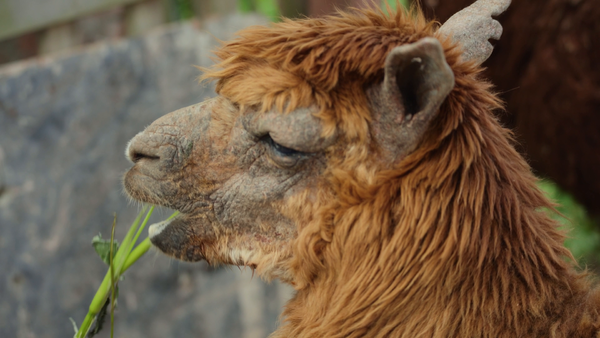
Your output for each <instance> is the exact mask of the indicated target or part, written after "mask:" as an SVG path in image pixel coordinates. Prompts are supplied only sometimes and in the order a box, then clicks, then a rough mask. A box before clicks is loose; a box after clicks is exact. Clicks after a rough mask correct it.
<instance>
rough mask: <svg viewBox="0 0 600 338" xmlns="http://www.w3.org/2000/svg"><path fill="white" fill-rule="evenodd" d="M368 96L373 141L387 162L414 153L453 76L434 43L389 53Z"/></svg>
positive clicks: (429, 41) (451, 85) (430, 40)
mask: <svg viewBox="0 0 600 338" xmlns="http://www.w3.org/2000/svg"><path fill="white" fill-rule="evenodd" d="M384 69H385V76H384V80H383V83H382V84H381V86H375V88H374V92H371V95H370V96H371V103H372V105H373V115H374V121H373V132H374V137H375V139H376V140H377V142H378V143H379V144H380V146H381V147H382V148H383V149H384V152H385V153H387V154H385V155H386V157H388V158H389V160H391V161H395V160H396V159H398V158H402V157H404V156H406V155H407V154H408V153H409V152H411V151H412V150H414V149H415V148H416V146H417V144H418V142H419V141H420V140H421V139H422V137H423V134H424V133H425V132H426V130H427V127H428V126H429V123H430V121H431V120H432V119H433V118H434V117H435V115H436V114H437V112H438V110H439V107H440V106H441V104H442V103H443V102H444V100H445V99H446V97H447V96H448V94H449V93H450V91H451V90H452V88H454V74H453V72H452V70H451V69H450V66H448V63H447V62H446V58H445V56H444V51H443V48H442V45H441V44H440V42H439V41H438V40H437V39H434V38H424V39H421V40H419V41H417V42H415V43H412V44H408V45H403V46H399V47H396V48H394V49H392V51H391V52H390V53H389V54H388V56H387V58H386V60H385V67H384Z"/></svg>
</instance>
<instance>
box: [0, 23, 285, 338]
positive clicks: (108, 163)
mask: <svg viewBox="0 0 600 338" xmlns="http://www.w3.org/2000/svg"><path fill="white" fill-rule="evenodd" d="M265 23H266V21H265V19H263V18H261V17H256V16H241V15H236V16H234V17H230V18H226V19H224V20H220V21H213V22H210V23H208V24H205V25H203V26H202V27H205V28H206V29H208V31H207V30H206V29H204V28H201V27H200V25H199V24H197V23H193V22H191V23H185V24H179V25H175V26H168V27H163V28H161V29H158V30H155V31H153V32H151V33H149V34H148V35H146V36H143V37H140V38H137V39H131V40H123V41H115V42H110V43H100V44H96V45H94V46H92V47H90V48H87V49H83V50H78V51H74V52H73V51H71V52H70V53H67V54H62V55H58V56H53V57H49V58H43V59H36V60H31V61H26V62H23V63H18V64H9V65H7V66H4V67H2V68H0V186H1V185H4V186H5V188H4V189H3V190H2V188H0V190H2V192H0V252H1V253H2V254H1V255H0V269H1V270H2V274H1V275H0V276H1V277H0V299H1V300H2V301H0V337H72V336H73V328H72V325H71V323H70V322H69V317H72V318H73V319H74V320H75V321H76V322H77V323H78V324H80V323H81V322H82V320H83V318H84V316H85V314H86V312H87V307H88V305H89V303H90V301H91V299H92V297H93V295H94V293H95V291H96V289H97V287H98V285H99V282H100V281H101V278H102V277H103V275H104V273H105V271H106V267H105V265H104V263H103V262H102V261H101V260H100V259H99V258H98V257H97V256H96V254H95V253H94V251H93V249H92V246H91V239H92V237H93V236H94V235H96V234H98V233H99V232H101V233H102V234H103V235H104V237H109V234H110V227H111V224H112V214H113V212H116V213H117V215H118V217H119V222H118V226H117V235H116V237H117V238H123V236H124V234H125V232H126V230H127V228H128V227H129V225H130V224H131V222H132V220H133V219H134V218H135V215H136V214H137V211H138V210H139V207H138V206H136V205H131V203H129V202H128V200H127V198H126V197H125V195H124V193H123V192H122V186H121V175H122V174H123V173H124V172H125V170H126V169H127V168H128V167H129V164H128V162H127V160H126V159H125V156H124V155H123V151H124V149H125V145H126V144H127V141H128V140H129V139H130V138H131V137H133V136H134V135H135V134H136V133H137V132H139V131H141V130H142V129H143V128H144V127H145V126H147V125H148V124H150V123H151V122H152V121H153V120H154V119H156V118H158V117H159V116H161V115H163V114H165V113H167V112H170V111H173V110H175V109H178V108H181V107H184V106H187V105H190V104H193V103H196V102H199V101H201V100H203V99H205V98H207V97H210V96H213V95H214V92H213V89H212V87H202V86H200V85H198V84H197V81H196V78H197V76H198V75H199V72H198V71H197V70H196V69H195V68H193V66H192V65H202V66H208V65H210V63H211V61H210V59H209V57H210V55H211V53H210V50H211V49H212V48H214V47H215V46H216V45H217V42H216V40H215V38H214V37H215V36H216V37H219V38H230V37H231V36H230V34H231V33H232V32H234V31H237V30H239V29H241V28H243V27H245V26H247V25H251V24H265ZM169 214H170V211H164V212H160V211H158V212H156V211H155V216H154V217H153V219H152V221H155V222H156V221H159V220H161V219H163V218H166V217H167V216H168V215H169ZM120 293H121V296H120V298H119V308H118V311H117V315H116V323H115V336H116V337H129V338H137V337H161V338H163V337H249V338H250V337H266V336H267V335H268V334H269V333H270V332H271V331H273V330H274V329H275V327H276V325H277V317H278V315H279V313H280V311H281V306H282V305H283V304H284V302H285V301H286V300H287V298H288V297H289V296H290V294H291V291H290V289H289V288H288V287H286V286H282V285H280V284H277V283H273V284H271V285H267V284H265V283H263V282H262V281H260V280H259V279H258V278H254V279H252V278H251V271H250V270H248V271H242V272H239V271H238V269H235V268H233V269H227V268H216V269H215V268H210V267H208V266H207V265H206V264H204V263H197V264H188V263H182V262H178V261H173V260H171V259H169V258H167V257H165V256H163V255H161V254H158V253H154V252H150V253H149V254H147V255H146V256H145V257H143V258H142V259H141V261H140V262H138V263H136V265H134V266H133V267H132V268H131V270H130V271H128V272H127V273H126V275H125V280H124V281H123V282H121V284H120ZM108 332H109V330H108V329H105V330H104V332H103V333H102V334H100V335H99V336H100V337H108V336H109V334H108Z"/></svg>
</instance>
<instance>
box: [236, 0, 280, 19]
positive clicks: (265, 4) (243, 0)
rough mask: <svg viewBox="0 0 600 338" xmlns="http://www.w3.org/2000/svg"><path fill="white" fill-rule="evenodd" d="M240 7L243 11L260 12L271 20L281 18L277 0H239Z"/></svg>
mask: <svg viewBox="0 0 600 338" xmlns="http://www.w3.org/2000/svg"><path fill="white" fill-rule="evenodd" d="M238 9H239V10H240V12H242V13H248V12H258V13H260V14H262V15H264V16H266V17H268V18H269V20H271V21H279V18H280V10H279V4H278V3H277V0H239V1H238Z"/></svg>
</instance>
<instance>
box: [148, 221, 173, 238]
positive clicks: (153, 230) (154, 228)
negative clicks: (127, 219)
mask: <svg viewBox="0 0 600 338" xmlns="http://www.w3.org/2000/svg"><path fill="white" fill-rule="evenodd" d="M172 220H173V219H168V220H164V221H162V222H159V223H154V224H152V225H150V227H149V228H148V236H149V237H150V238H153V237H156V236H158V235H159V234H160V233H161V232H162V231H163V230H164V229H165V228H166V227H167V226H169V224H170V223H171V221H172Z"/></svg>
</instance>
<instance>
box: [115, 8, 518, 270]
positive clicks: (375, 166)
mask: <svg viewBox="0 0 600 338" xmlns="http://www.w3.org/2000/svg"><path fill="white" fill-rule="evenodd" d="M508 3H509V1H499V0H480V1H478V2H477V3H475V4H474V5H472V6H470V7H469V8H467V9H466V10H465V11H463V12H460V13H458V14H457V15H455V16H454V17H453V18H451V19H450V20H449V21H448V22H447V23H446V24H445V25H444V26H442V27H441V28H440V29H439V30H436V28H435V26H434V24H432V23H426V22H425V20H424V19H423V18H422V16H421V15H420V14H418V13H411V14H406V13H404V12H403V11H401V10H400V11H398V13H396V14H392V15H390V16H385V15H383V14H382V13H378V12H375V11H361V12H356V13H351V14H341V15H340V16H336V17H329V18H325V19H305V20H300V21H284V22H282V23H278V24H274V25H273V26H272V27H269V28H267V27H262V28H260V27H258V28H257V27H253V28H249V29H247V30H244V31H242V32H241V33H240V37H239V38H238V39H236V40H233V41H232V42H229V43H227V44H225V45H224V46H223V47H222V48H221V49H220V50H218V51H217V53H216V54H217V56H218V57H219V59H220V60H221V62H220V63H219V64H217V65H216V66H214V67H213V68H211V69H207V70H206V74H205V78H207V79H210V80H216V81H217V93H218V94H219V96H217V97H216V98H213V99H210V100H207V101H204V102H202V103H199V104H196V105H193V106H191V107H187V108H183V109H181V110H178V111H175V112H172V113H170V114H167V115H165V116H163V117H161V118H160V119H158V120H156V121H155V122H154V123H153V124H152V125H150V126H149V127H148V128H146V130H144V131H143V132H141V133H139V134H138V135H136V136H135V137H134V138H133V139H132V140H131V142H130V143H129V145H128V147H127V150H126V156H127V157H128V158H129V159H130V160H131V161H132V162H133V166H132V168H131V169H130V170H129V171H128V172H127V173H126V175H125V178H124V185H125V189H126V191H127V193H128V194H129V195H130V196H131V197H132V198H134V199H136V200H139V201H143V202H147V203H152V204H157V205H162V206H166V207H169V208H173V209H175V210H179V211H180V212H181V213H180V215H179V216H178V217H176V218H174V219H173V220H170V221H165V222H163V223H160V224H157V225H154V226H153V227H151V228H150V238H151V241H152V243H153V244H154V245H155V246H156V247H157V248H158V249H160V250H161V251H162V252H164V253H165V254H167V255H170V256H172V257H175V258H178V259H182V260H186V261H198V260H203V259H204V260H207V261H209V262H210V263H223V264H233V265H246V266H251V267H252V268H256V269H257V271H258V272H259V274H261V275H262V276H264V277H266V278H273V277H278V278H281V279H283V280H285V281H289V282H296V278H295V276H294V273H293V272H292V270H293V268H291V266H293V264H292V263H290V262H291V261H293V257H294V255H297V254H298V253H299V252H301V251H302V249H301V248H307V247H311V248H312V250H310V253H306V254H307V255H318V254H319V251H320V250H321V248H320V246H321V245H322V244H319V243H303V245H301V246H296V247H295V246H294V242H296V241H298V240H299V236H298V234H299V233H300V232H303V231H320V232H321V233H320V234H319V236H320V238H322V239H324V240H325V242H327V240H328V239H329V240H331V236H332V235H333V232H334V227H335V226H334V225H333V226H332V227H329V228H328V227H322V226H321V227H317V228H315V227H314V226H313V225H314V224H316V223H319V222H321V223H322V222H330V223H331V224H335V222H336V217H341V216H340V215H339V214H338V212H339V210H342V208H341V207H340V206H344V208H343V210H344V212H350V213H351V212H352V209H351V207H349V206H351V205H352V204H356V203H360V196H362V195H364V194H368V190H369V189H371V187H373V186H375V185H376V182H375V181H376V177H377V174H378V173H380V172H383V171H385V170H390V169H392V168H394V167H395V166H396V165H397V164H398V163H400V162H402V161H404V160H406V158H407V157H409V156H410V155H411V154H412V153H414V152H415V151H416V150H417V149H418V148H419V147H420V146H421V144H422V143H423V140H424V139H426V138H428V137H431V136H430V135H428V130H430V129H431V128H432V125H435V124H436V120H437V119H438V117H439V112H440V107H441V106H442V104H444V102H445V100H446V98H447V96H448V95H449V93H450V92H451V91H452V90H453V88H454V86H455V74H454V71H453V69H452V68H451V67H450V66H449V63H451V64H452V63H458V62H461V63H466V64H471V65H472V66H473V67H476V65H477V64H479V63H481V62H483V61H484V60H485V59H486V58H487V57H488V56H489V54H490V53H491V45H490V44H489V42H488V39H490V38H495V39H497V38H499V35H500V33H501V27H500V26H499V24H498V22H497V21H495V20H493V19H492V18H491V16H492V15H497V14H499V13H501V12H502V11H503V10H504V9H505V8H506V7H507V6H508ZM457 46H459V47H457ZM333 201H335V203H332V202H333ZM325 206H327V207H325ZM336 206H337V207H336ZM336 208H337V209H336ZM357 217H362V216H357ZM364 217H366V216H364ZM311 227H312V230H307V229H310V228H311ZM315 229H319V230H315ZM306 238H309V237H306Z"/></svg>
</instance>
